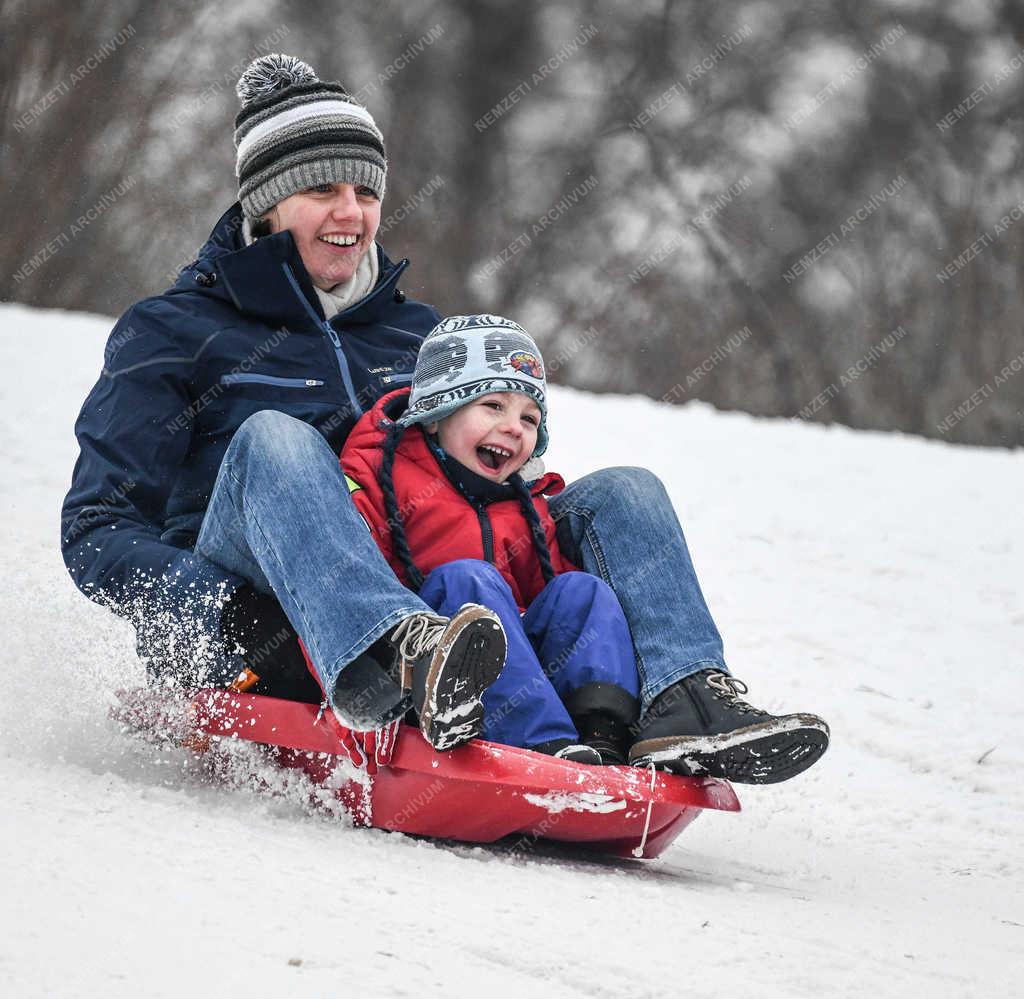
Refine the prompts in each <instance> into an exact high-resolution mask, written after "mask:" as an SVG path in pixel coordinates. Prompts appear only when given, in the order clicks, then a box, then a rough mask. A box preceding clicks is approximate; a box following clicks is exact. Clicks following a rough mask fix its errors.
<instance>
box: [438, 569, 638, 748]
mask: <svg viewBox="0 0 1024 999" xmlns="http://www.w3.org/2000/svg"><path fill="white" fill-rule="evenodd" d="M420 596H422V597H423V599H424V600H426V602H427V603H428V604H430V606H431V607H433V608H434V610H436V611H437V612H438V613H439V614H444V615H445V616H449V617H450V616H451V615H452V614H454V613H455V612H456V611H457V610H458V609H459V608H460V607H461V606H462V605H463V604H464V603H467V602H471V603H476V604H483V605H484V606H485V607H490V608H491V610H493V611H495V612H496V613H497V615H498V617H499V618H500V619H501V624H502V627H504V629H505V635H506V637H507V639H508V658H507V660H506V662H505V668H504V669H503V670H502V672H501V676H499V677H498V679H497V680H496V681H495V682H494V683H493V684H492V685H491V686H490V687H489V688H488V689H487V691H486V693H485V694H484V697H483V702H484V710H485V715H484V728H483V732H482V733H481V734H482V735H483V737H484V738H485V739H489V740H490V741H491V742H500V743H503V744H504V745H506V746H522V747H524V748H531V747H533V746H539V745H541V744H542V743H545V742H551V741H554V740H555V739H569V740H571V741H572V742H576V740H577V739H578V737H579V736H578V733H577V731H576V727H575V725H573V723H572V720H571V719H570V717H569V713H568V712H567V711H566V709H565V705H564V704H563V701H564V700H565V699H566V698H567V697H568V696H569V695H570V694H572V693H573V692H574V691H577V690H579V689H580V688H581V687H584V686H586V685H587V684H590V683H611V684H615V685H616V686H617V687H621V688H622V689H623V690H624V691H625V692H626V693H627V694H629V695H630V696H632V697H636V696H637V672H636V658H635V657H634V655H633V642H632V639H631V638H630V636H629V626H628V625H627V624H626V618H625V615H624V614H623V613H622V608H621V607H619V603H618V601H617V600H616V599H615V594H614V593H612V591H611V589H610V587H608V585H607V584H606V583H604V582H603V581H602V580H600V579H598V578H597V577H596V576H591V575H590V574H589V573H586V572H566V573H563V574H562V575H561V576H556V577H555V578H554V579H553V580H551V582H550V583H548V585H547V586H545V587H544V589H543V590H541V592H540V593H539V594H538V595H537V597H536V598H535V599H534V601H533V602H532V603H531V604H530V606H529V607H527V609H526V613H525V614H523V615H522V616H520V614H519V608H518V607H517V606H516V601H515V597H514V596H513V595H512V588H511V587H510V586H509V585H508V583H507V582H506V581H505V579H504V578H503V577H502V575H501V573H500V572H498V570H497V569H496V568H495V567H494V566H493V565H491V564H490V563H488V562H483V561H479V560H477V559H459V560H457V561H455V562H448V563H446V564H445V565H440V566H438V567H437V568H436V569H434V571H433V572H431V573H430V574H429V575H428V576H427V578H426V579H425V580H424V582H423V589H422V590H420Z"/></svg>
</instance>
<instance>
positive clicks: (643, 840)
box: [633, 760, 655, 860]
mask: <svg viewBox="0 0 1024 999" xmlns="http://www.w3.org/2000/svg"><path fill="white" fill-rule="evenodd" d="M650 767H651V796H650V797H649V798H648V799H647V817H646V818H645V819H644V831H643V835H642V836H641V837H640V845H639V846H635V847H633V856H634V857H636V858H637V859H638V860H639V859H641V858H642V857H643V855H644V847H645V846H647V833H648V832H649V831H650V828H651V812H652V811H653V810H654V778H655V770H654V761H653V760H652V761H651V764H650Z"/></svg>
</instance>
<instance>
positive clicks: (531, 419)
mask: <svg viewBox="0 0 1024 999" xmlns="http://www.w3.org/2000/svg"><path fill="white" fill-rule="evenodd" d="M523 419H524V420H526V422H527V423H529V424H530V426H531V427H535V426H537V417H536V416H524V417H523Z"/></svg>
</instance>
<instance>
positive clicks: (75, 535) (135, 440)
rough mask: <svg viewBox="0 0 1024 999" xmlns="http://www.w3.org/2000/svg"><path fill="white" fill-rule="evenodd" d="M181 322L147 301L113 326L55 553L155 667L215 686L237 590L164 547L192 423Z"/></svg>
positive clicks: (209, 567)
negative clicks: (226, 605) (227, 612)
mask: <svg viewBox="0 0 1024 999" xmlns="http://www.w3.org/2000/svg"><path fill="white" fill-rule="evenodd" d="M180 322H181V315H180V311H179V310H178V309H176V308H175V306H174V305H173V304H172V303H171V302H169V301H167V300H166V299H149V300H147V301H145V302H142V303H140V304H139V305H137V306H135V307H133V308H132V309H131V310H129V311H128V312H127V313H126V314H125V315H124V316H123V317H122V319H121V320H120V321H119V322H118V323H117V325H116V326H115V327H114V330H113V332H112V333H111V335H110V338H109V340H108V342H107V348H106V352H105V354H104V367H103V371H102V373H101V374H100V377H99V381H97V382H96V385H95V386H94V387H93V389H92V391H91V392H90V393H89V395H88V397H87V398H86V400H85V403H84V405H83V406H82V411H81V413H80V415H79V417H78V421H77V422H76V424H75V433H76V435H77V437H78V443H79V446H80V449H81V452H80V455H79V458H78V461H77V463H76V465H75V470H74V474H73V477H72V482H71V489H70V491H69V492H68V494H67V497H66V498H65V500H64V507H63V510H62V515H61V548H62V551H63V554H64V562H65V564H66V565H67V568H68V571H69V572H70V573H71V577H72V579H73V580H74V581H75V584H76V585H77V586H78V588H79V589H80V590H81V591H82V592H83V593H85V594H86V596H88V597H90V598H91V599H93V600H96V601H98V602H100V603H103V604H105V605H107V606H108V607H110V608H111V609H112V610H113V611H114V612H115V613H117V614H119V615H120V616H122V617H125V618H127V619H128V620H130V621H131V622H132V624H133V625H134V626H135V630H136V634H137V636H138V647H139V653H140V655H141V656H142V657H143V659H144V661H146V662H147V664H148V665H149V667H150V668H151V669H153V670H155V671H157V672H160V671H162V670H163V669H166V668H167V666H168V664H170V663H174V664H175V665H176V666H178V667H181V668H183V669H184V670H186V671H187V672H188V674H189V675H188V679H190V680H192V681H193V682H194V680H195V679H196V678H201V679H209V680H211V681H218V680H220V679H222V678H223V676H225V675H228V674H230V673H231V672H232V671H236V670H237V667H238V662H237V661H236V660H235V658H234V657H231V656H229V655H227V653H226V652H225V650H224V646H223V643H222V642H221V641H220V616H221V608H222V606H223V601H224V597H225V596H227V595H229V594H230V593H232V592H233V591H234V590H235V589H236V588H237V587H239V586H240V585H242V583H243V582H244V581H243V580H242V579H241V577H239V576H236V575H234V574H232V573H230V572H227V571H226V570H224V569H222V568H220V567H219V566H217V565H216V564H214V563H213V562H211V561H209V560H208V559H205V558H203V557H202V556H199V555H196V554H194V553H193V552H191V551H189V550H186V549H182V548H179V547H175V546H173V545H169V544H165V543H164V542H163V541H162V540H161V534H162V531H163V527H162V525H163V522H164V517H165V513H166V507H167V500H168V497H169V495H170V493H171V490H172V488H173V486H174V483H175V481H176V479H177V475H178V472H179V469H180V467H181V465H182V463H183V462H184V461H185V459H186V456H187V454H188V452H189V447H190V443H191V438H192V433H193V417H194V414H195V410H194V408H193V404H192V402H191V400H190V397H189V392H188V381H189V378H190V374H191V371H192V366H193V363H194V358H193V357H192V356H189V352H188V350H187V349H182V346H181V342H180V341H179V339H178V338H177V337H176V336H175V335H174V332H173V331H174V326H175V323H180ZM183 679H185V677H183Z"/></svg>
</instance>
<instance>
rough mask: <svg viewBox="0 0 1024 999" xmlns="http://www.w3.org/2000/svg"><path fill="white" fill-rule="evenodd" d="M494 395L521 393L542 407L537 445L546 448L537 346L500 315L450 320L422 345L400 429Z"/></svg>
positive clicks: (544, 396)
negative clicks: (479, 398)
mask: <svg viewBox="0 0 1024 999" xmlns="http://www.w3.org/2000/svg"><path fill="white" fill-rule="evenodd" d="M491 392H521V393H522V394H523V395H526V396H529V397H530V398H531V399H532V400H533V401H534V402H535V403H537V406H538V407H539V408H540V425H539V426H538V427H537V446H536V447H535V448H534V450H533V455H532V457H538V456H539V455H542V454H543V453H544V451H545V449H546V448H547V446H548V429H547V419H548V407H547V383H546V382H545V380H544V361H543V359H542V358H541V356H540V351H539V350H538V349H537V344H536V343H534V341H533V338H532V337H531V336H530V334H529V333H527V332H526V330H524V329H523V328H522V326H520V325H518V324H517V323H514V322H512V321H511V320H510V319H503V318H502V317H501V316H486V315H482V316H450V317H449V318H448V319H445V320H443V321H442V322H440V323H438V324H437V325H436V326H435V327H434V328H433V329H432V330H431V331H430V333H429V334H427V338H426V339H425V340H424V341H423V345H422V346H421V347H420V352H419V356H418V357H417V358H416V370H415V371H414V372H413V376H412V394H411V395H410V396H409V408H408V409H407V410H406V411H405V413H403V414H402V416H401V417H400V418H399V420H398V423H400V424H401V425H402V426H412V425H413V424H414V423H424V424H425V423H433V422H434V421H435V420H443V419H444V418H445V417H446V416H449V415H450V414H451V413H454V412H455V410H457V409H461V408H462V407H463V406H465V405H466V403H468V402H470V401H472V400H473V399H475V398H477V397H478V396H481V395H489V394H490V393H491Z"/></svg>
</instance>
